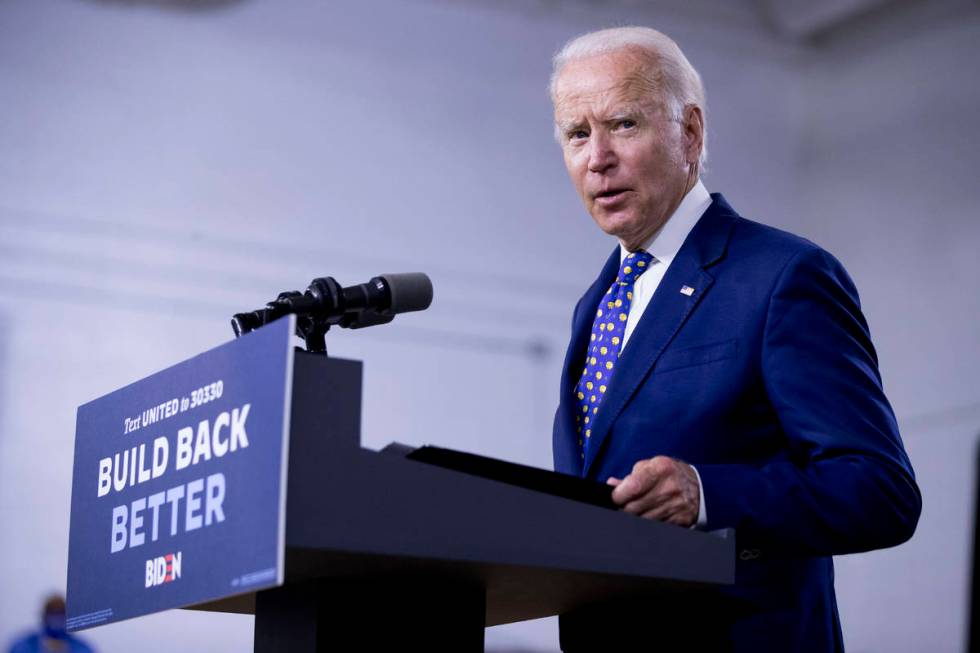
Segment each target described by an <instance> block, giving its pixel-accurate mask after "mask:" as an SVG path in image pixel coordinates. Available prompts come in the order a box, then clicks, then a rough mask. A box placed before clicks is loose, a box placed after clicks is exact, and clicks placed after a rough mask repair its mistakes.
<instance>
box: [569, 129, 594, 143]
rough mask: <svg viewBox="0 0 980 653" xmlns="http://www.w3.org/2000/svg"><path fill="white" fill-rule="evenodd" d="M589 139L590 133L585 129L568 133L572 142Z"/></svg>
mask: <svg viewBox="0 0 980 653" xmlns="http://www.w3.org/2000/svg"><path fill="white" fill-rule="evenodd" d="M588 137H589V132H587V131H585V130H583V129H576V130H574V131H570V132H568V140H570V141H577V140H579V139H582V138H588Z"/></svg>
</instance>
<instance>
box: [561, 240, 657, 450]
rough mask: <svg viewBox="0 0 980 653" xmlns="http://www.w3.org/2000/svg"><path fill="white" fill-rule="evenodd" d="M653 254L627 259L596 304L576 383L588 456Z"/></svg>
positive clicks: (579, 420)
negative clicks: (640, 281) (635, 298)
mask: <svg viewBox="0 0 980 653" xmlns="http://www.w3.org/2000/svg"><path fill="white" fill-rule="evenodd" d="M651 261H653V256H651V255H650V254H649V253H647V252H644V251H643V250H640V251H638V252H633V253H631V254H629V255H628V256H626V258H624V259H623V264H622V265H621V266H620V268H619V275H618V276H617V277H616V280H615V281H614V282H613V284H612V285H611V286H610V287H609V290H608V291H607V292H606V294H605V295H604V296H603V298H602V299H601V300H600V301H599V305H598V306H597V307H596V312H595V321H594V322H593V323H592V335H591V336H590V337H589V347H588V349H587V351H586V358H585V369H584V370H583V371H582V378H581V379H579V382H578V384H577V385H576V386H575V398H576V399H577V400H578V412H577V413H576V415H575V421H576V429H577V432H578V444H579V449H580V450H581V457H582V459H585V455H586V453H588V450H589V441H590V439H591V436H592V423H593V421H594V420H595V416H596V413H598V412H599V406H600V405H601V404H602V398H603V396H605V394H606V388H607V387H609V381H610V380H611V379H612V376H613V374H614V373H615V372H616V363H617V359H619V353H620V351H621V350H622V345H623V333H625V332H626V318H627V316H628V315H629V312H630V305H631V304H632V303H633V284H634V283H636V280H637V279H638V278H639V276H640V275H641V274H643V273H644V272H646V270H647V268H648V267H650V263H651Z"/></svg>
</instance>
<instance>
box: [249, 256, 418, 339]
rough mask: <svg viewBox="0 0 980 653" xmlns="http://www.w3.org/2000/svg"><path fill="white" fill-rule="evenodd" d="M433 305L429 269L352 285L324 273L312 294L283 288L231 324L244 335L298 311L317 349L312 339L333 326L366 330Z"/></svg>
mask: <svg viewBox="0 0 980 653" xmlns="http://www.w3.org/2000/svg"><path fill="white" fill-rule="evenodd" d="M431 303H432V281H431V280H430V279H429V277H428V275H426V274H425V273H423V272H402V273H397V274H382V275H379V276H377V277H374V278H372V279H371V280H370V281H368V282H367V283H362V284H359V285H356V286H349V287H347V288H343V287H341V285H340V284H339V283H337V281H336V280H335V279H334V278H333V277H320V278H317V279H314V280H313V281H312V282H311V283H310V285H309V287H308V288H307V289H306V292H302V293H301V292H298V291H295V290H294V291H289V292H282V293H279V296H278V297H277V298H276V299H274V300H273V301H271V302H269V303H268V304H266V306H265V308H260V309H258V310H256V311H252V312H251V313H238V314H236V315H235V316H233V317H232V319H231V326H232V329H234V331H235V336H236V337H238V336H241V335H243V334H245V333H248V332H250V331H253V330H255V329H257V328H259V327H262V326H264V325H266V324H268V323H269V322H272V321H273V320H277V319H279V318H280V317H283V316H284V315H289V314H295V315H297V316H299V317H300V320H298V321H297V332H299V333H298V335H300V336H301V337H304V338H306V339H307V346H308V347H311V345H312V344H313V343H311V342H310V340H311V337H312V339H314V340H316V339H320V340H322V335H323V334H324V333H326V331H327V329H329V328H330V327H331V326H332V325H339V326H341V327H344V328H347V329H361V328H364V327H369V326H375V325H378V324H387V323H388V322H391V321H392V320H393V319H395V315H398V314H399V313H410V312H413V311H423V310H425V309H427V308H428V307H429V305H430V304H431ZM316 350H317V351H322V350H320V349H316ZM311 351H313V349H311Z"/></svg>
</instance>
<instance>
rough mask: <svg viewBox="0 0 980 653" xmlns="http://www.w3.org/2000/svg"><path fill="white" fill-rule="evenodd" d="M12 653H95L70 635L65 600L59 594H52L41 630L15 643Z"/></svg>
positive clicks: (44, 612) (11, 649) (43, 611)
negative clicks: (66, 624) (66, 622)
mask: <svg viewBox="0 0 980 653" xmlns="http://www.w3.org/2000/svg"><path fill="white" fill-rule="evenodd" d="M10 653H93V649H92V648H91V647H90V646H89V645H88V644H86V643H84V642H83V641H82V640H80V639H78V638H77V637H73V636H72V635H69V634H68V631H67V629H66V626H65V600H64V599H63V598H62V597H61V596H60V595H58V594H52V595H51V596H49V597H48V598H47V600H45V602H44V608H43V609H42V610H41V629H40V630H39V631H38V632H35V633H31V634H30V635H27V636H25V637H22V638H21V639H18V640H17V641H16V642H14V644H13V646H11V647H10Z"/></svg>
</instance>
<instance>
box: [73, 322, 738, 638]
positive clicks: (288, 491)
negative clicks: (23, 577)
mask: <svg viewBox="0 0 980 653" xmlns="http://www.w3.org/2000/svg"><path fill="white" fill-rule="evenodd" d="M257 333H258V332H257ZM284 333H287V335H288V326H287V327H285V328H284ZM249 337H251V336H246V337H243V338H242V339H241V341H244V340H246V339H247V338H249ZM239 343H240V341H236V342H234V343H230V344H229V345H225V346H224V347H231V348H234V347H236V346H238V345H239ZM227 353H228V352H226V354H227ZM228 355H230V356H231V359H232V360H234V359H235V352H234V351H232V352H231V354H228ZM204 356H205V357H206V356H207V354H205V355H204ZM289 357H290V358H291V360H290V361H289V364H288V365H287V366H286V372H287V374H288V376H289V378H287V380H286V384H285V392H287V393H288V395H289V396H288V401H287V402H286V405H287V406H288V419H286V420H285V424H286V429H287V430H288V433H287V439H288V446H287V447H285V448H284V449H285V450H286V454H285V455H286V456H287V464H286V465H285V466H284V469H285V470H286V472H287V473H286V474H285V479H286V480H285V487H284V493H283V496H284V510H283V512H282V514H280V515H279V522H280V524H282V526H284V528H283V529H282V533H281V534H280V539H281V541H280V545H281V549H280V554H281V555H280V557H281V566H280V569H279V572H280V573H279V574H277V575H275V577H272V576H269V577H268V578H267V582H266V584H265V585H261V586H260V585H256V586H255V587H251V588H248V589H245V587H244V585H242V584H238V585H237V586H236V585H234V584H232V585H230V586H228V585H226V584H217V583H215V584H214V585H213V586H208V587H206V588H203V586H202V588H203V589H202V590H201V591H202V592H203V594H200V596H207V597H208V600H197V601H193V602H191V603H188V601H187V597H186V596H177V595H176V594H174V595H173V596H172V597H171V598H168V599H166V600H160V599H157V600H155V602H151V603H149V604H147V605H145V606H142V605H141V606H140V607H139V608H138V609H137V610H135V611H134V612H131V613H125V612H124V611H122V609H121V608H115V612H112V609H110V613H111V614H114V615H118V616H119V618H126V617H128V616H138V614H146V613H149V612H153V611H156V610H159V609H166V608H169V607H189V608H193V609H197V610H209V611H222V612H236V613H246V614H254V615H255V644H254V650H255V651H256V653H272V652H286V651H288V652H290V653H314V652H316V653H320V652H323V651H334V650H337V651H343V650H402V649H405V650H409V649H412V650H414V649H421V650H434V651H442V650H446V651H460V652H463V651H482V650H483V639H484V628H485V627H487V626H493V625H498V624H505V623H510V622H515V621H521V620H525V619H534V618H539V617H546V616H550V615H557V614H563V613H567V612H570V611H572V610H576V609H579V608H582V607H585V606H589V605H591V604H595V603H599V602H604V601H608V600H610V599H628V598H630V597H651V596H667V595H675V594H676V595H682V594H683V595H692V594H697V593H698V592H702V591H704V590H705V589H706V588H711V587H715V586H717V585H719V584H727V583H732V582H733V581H734V561H735V553H734V551H735V543H734V536H733V534H732V533H731V532H724V533H703V532H698V531H693V530H689V529H684V528H679V527H676V526H672V525H668V524H663V523H659V522H654V521H650V520H644V519H640V518H638V517H635V516H633V515H629V514H626V513H622V512H619V511H615V510H609V509H606V508H602V507H598V506H594V505H588V504H586V503H582V502H579V501H574V500H570V499H567V498H563V497H560V496H553V495H549V494H546V493H544V492H539V491H536V490H533V489H528V488H525V487H518V486H514V485H510V484H507V483H505V482H501V481H497V480H491V479H488V478H481V477H477V476H473V475H470V474H466V473H463V472H459V471H454V470H452V469H446V468H443V467H438V466H434V465H430V464H426V463H424V462H418V461H416V460H411V459H409V458H406V457H405V456H404V455H401V454H399V453H398V452H391V451H384V450H383V451H380V452H379V451H371V450H367V449H364V448H362V447H361V444H360V415H361V379H362V366H361V363H359V362H356V361H348V360H341V359H334V358H327V357H325V356H322V355H317V354H310V353H307V352H303V351H291V352H290V354H289ZM203 362H206V361H203ZM198 363H202V360H199V361H198ZM199 367H200V365H199ZM204 367H207V365H206V364H205V365H204ZM230 379H231V377H228V376H227V372H226V373H225V376H224V385H226V386H228V385H229V384H230V383H233V381H232V380H230ZM94 403H96V402H93V404H94ZM178 403H179V402H178ZM218 408H220V406H217V405H216V406H215V408H214V410H217V409H218ZM79 415H80V416H79V421H80V424H81V422H82V409H80V411H79ZM79 428H80V429H81V426H80V427H79ZM80 433H81V431H80ZM215 433H217V427H215ZM80 437H81V436H80V435H78V436H77V438H80ZM214 437H215V442H219V441H220V439H219V438H218V436H217V435H215V436H214ZM249 438H250V439H251V440H252V442H253V446H258V445H256V444H254V443H256V442H258V439H259V437H258V435H257V433H253V432H250V433H249ZM80 446H81V445H80V444H79V442H78V441H76V469H75V481H74V485H73V498H72V528H71V532H72V536H71V537H72V540H71V543H70V552H69V583H68V616H69V627H70V628H71V629H73V630H75V629H80V628H84V627H88V626H90V625H98V623H100V622H101V623H105V622H106V621H107V620H106V619H102V620H101V621H100V620H98V619H96V620H95V623H93V617H91V615H93V614H97V612H95V611H93V607H92V606H93V605H95V606H96V607H98V606H100V605H102V604H103V603H106V602H108V603H109V604H114V603H113V602H114V601H115V599H114V596H113V594H112V592H113V591H114V590H113V589H112V588H104V587H100V588H99V589H98V591H99V592H103V594H102V596H101V597H100V598H99V599H98V600H95V603H91V604H90V602H89V601H88V598H87V597H88V595H89V592H90V590H92V588H91V587H90V585H91V584H92V582H93V581H91V580H89V579H90V577H89V576H86V573H87V571H86V570H85V569H83V568H82V566H81V565H82V563H81V562H80V561H81V560H83V559H84V560H90V559H91V558H92V556H91V554H90V553H89V552H88V549H90V548H91V546H89V545H87V544H85V542H87V541H88V540H85V539H84V538H82V536H78V537H77V538H76V530H77V531H78V532H83V531H82V529H83V527H84V526H85V522H84V521H83V520H85V519H88V515H90V514H91V511H88V510H82V508H81V507H80V505H76V494H77V493H79V492H83V491H84V488H85V483H88V481H85V482H83V483H82V484H81V485H79V482H80V479H79V475H80V474H83V473H84V470H81V471H80V469H81V468H80V467H79V466H78V465H79V458H80V457H82V456H80V449H79V447H80ZM229 458H230V456H226V457H225V458H223V459H221V461H218V460H212V461H210V462H208V463H207V464H217V463H219V462H222V461H224V460H228V459H229ZM259 462H260V463H261V461H259ZM201 464H202V465H203V464H204V461H201ZM184 471H187V470H184ZM181 473H183V472H181ZM175 474H176V472H175ZM228 478H229V479H231V478H233V477H232V476H230V475H229V477H228ZM148 483H149V481H148ZM228 483H229V488H231V481H230V480H229V481H228ZM239 485H242V484H239ZM80 488H81V489H80ZM231 492H232V489H229V490H228V493H229V494H228V496H231ZM228 501H231V500H230V499H229V500H228ZM232 506H233V504H231V503H228V504H227V505H226V506H224V519H225V521H224V522H221V523H215V524H213V525H211V526H207V527H206V528H200V529H197V530H194V531H191V532H189V533H187V534H184V537H185V538H191V537H196V538H198V539H202V538H209V537H218V536H219V535H221V534H222V533H223V532H226V531H228V530H230V528H231V527H230V526H228V523H229V520H231V519H232V518H233V515H232ZM76 508H78V509H79V514H77V515H76ZM83 513H84V514H85V515H86V516H85V517H83V516H82V514H83ZM238 513H239V514H242V515H244V514H246V513H245V511H244V510H238ZM114 514H115V513H114ZM131 515H132V516H134V517H135V515H136V513H135V512H132V513H131ZM188 515H190V513H188ZM95 518H96V517H93V519H95ZM283 518H284V524H283V523H282V522H283ZM154 519H156V513H154ZM174 520H175V521H174V523H177V522H176V518H174ZM163 522H164V523H165V522H166V519H163ZM154 528H156V526H154ZM164 530H165V529H164ZM164 535H165V533H164ZM164 535H159V537H160V538H161V542H158V543H157V544H160V546H164V547H166V546H169V547H170V548H171V549H172V548H174V545H171V544H169V543H167V542H165V541H162V540H164ZM256 536H258V534H256ZM100 537H101V536H100ZM174 537H179V536H174ZM146 539H147V540H149V537H147V538H146ZM93 541H97V540H93ZM131 544H132V542H130V545H131ZM187 546H189V544H188V545H187ZM222 546H223V547H226V549H225V552H224V554H223V556H224V557H225V558H227V557H230V556H232V555H233V554H234V551H235V549H236V548H242V549H243V550H247V549H248V547H249V546H250V541H249V538H248V537H247V534H246V536H239V537H235V538H231V539H230V541H229V538H227V537H225V539H224V540H222ZM185 551H186V549H185ZM209 551H210V549H209ZM219 554H220V552H219ZM146 555H147V554H141V555H140V556H138V557H139V558H140V559H142V557H146ZM202 555H203V554H202ZM185 557H186V554H185ZM119 559H120V560H121V559H122V558H119ZM188 559H189V558H188ZM100 564H101V563H100ZM105 564H110V565H114V564H118V563H117V562H115V561H114V559H113V558H111V557H109V561H108V562H106V563H105ZM183 564H184V570H183V572H182V573H183V574H185V575H187V574H188V571H187V565H188V562H187V560H185V561H184V563H183ZM148 567H149V564H148ZM73 568H74V571H73ZM147 574H148V575H147V580H146V583H147V588H149V589H140V591H139V592H137V593H136V594H134V596H139V597H143V596H145V595H148V594H149V593H150V592H152V591H153V588H152V587H150V580H151V578H150V575H149V572H147ZM201 574H202V575H204V572H201ZM180 582H183V581H182V580H181V581H178V582H175V583H171V584H169V585H165V586H163V591H169V589H170V585H173V586H177V585H179V583H180ZM93 591H94V590H93ZM119 591H122V589H121V588H120V590H119ZM133 591H136V590H133ZM155 596H156V595H155ZM159 596H163V595H162V594H160V595H159ZM78 597H85V598H78ZM76 599H77V600H78V603H79V606H74V607H73V600H76ZM140 600H142V599H140ZM99 601H102V603H99ZM168 601H170V602H171V604H169V605H168V604H167V602H168ZM85 610H89V611H88V612H85ZM112 618H114V617H110V618H109V619H108V620H112Z"/></svg>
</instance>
